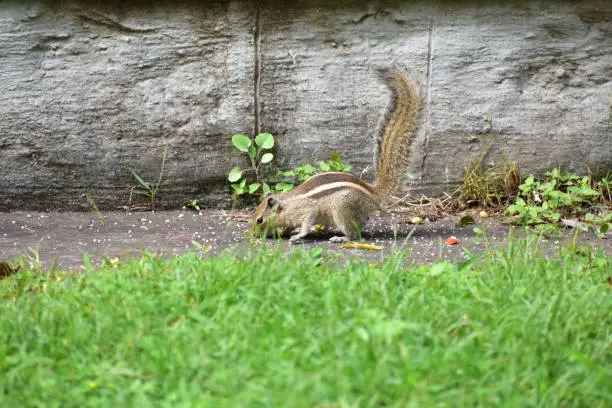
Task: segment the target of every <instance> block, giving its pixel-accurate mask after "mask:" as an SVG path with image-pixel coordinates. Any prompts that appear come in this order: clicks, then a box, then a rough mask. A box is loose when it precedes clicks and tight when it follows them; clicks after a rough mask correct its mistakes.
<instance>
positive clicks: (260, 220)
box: [255, 217, 263, 225]
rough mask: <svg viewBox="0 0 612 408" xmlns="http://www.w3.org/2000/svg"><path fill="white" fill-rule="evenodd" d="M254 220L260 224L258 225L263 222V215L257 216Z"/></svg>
mask: <svg viewBox="0 0 612 408" xmlns="http://www.w3.org/2000/svg"><path fill="white" fill-rule="evenodd" d="M255 222H256V223H257V224H260V225H261V224H263V217H257V219H256V220H255Z"/></svg>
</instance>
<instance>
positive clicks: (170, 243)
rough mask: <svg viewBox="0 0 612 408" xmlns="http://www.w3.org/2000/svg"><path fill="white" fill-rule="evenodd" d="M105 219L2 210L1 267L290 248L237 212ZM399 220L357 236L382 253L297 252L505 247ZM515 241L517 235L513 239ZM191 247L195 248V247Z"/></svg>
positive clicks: (376, 223)
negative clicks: (251, 233)
mask: <svg viewBox="0 0 612 408" xmlns="http://www.w3.org/2000/svg"><path fill="white" fill-rule="evenodd" d="M103 215H104V217H105V218H104V220H101V219H100V218H98V217H97V216H96V215H95V214H93V213H88V212H44V213H43V212H24V211H13V212H10V213H1V212H0V231H1V232H0V261H6V262H12V261H13V260H15V259H16V258H17V257H19V256H26V257H30V258H33V260H36V259H38V260H39V261H40V262H42V263H43V264H44V265H45V267H46V268H49V267H51V266H52V265H54V266H55V267H56V268H58V269H76V270H79V269H80V268H81V265H82V264H83V253H87V254H88V256H89V259H90V260H91V261H92V262H94V263H96V264H98V263H100V262H102V260H103V259H104V258H107V259H112V258H115V257H119V258H120V259H126V258H133V257H138V256H140V255H141V253H142V252H143V251H146V252H152V253H156V254H160V255H163V256H173V255H180V254H182V253H185V252H188V251H200V250H202V249H203V250H205V251H206V253H207V254H209V255H212V254H221V253H230V254H234V255H236V256H244V255H245V254H247V253H248V252H249V251H250V248H251V245H253V246H254V247H255V248H256V247H258V246H261V245H267V246H278V247H280V248H282V249H284V250H287V249H289V247H290V246H291V245H290V244H289V242H288V240H286V239H285V240H283V241H281V242H277V241H275V240H273V239H264V240H254V241H253V243H250V242H249V240H248V239H247V238H245V237H244V235H245V233H246V232H247V230H248V227H249V224H248V223H247V219H248V218H247V215H246V214H245V213H241V212H231V211H219V210H207V211H204V212H203V214H197V213H194V212H191V211H157V212H155V213H152V212H138V213H126V212H117V211H115V212H104V213H103ZM406 218H407V215H405V214H401V213H400V214H384V215H382V216H378V215H377V216H375V217H372V219H371V220H370V222H369V223H368V224H367V225H366V227H365V228H364V230H363V238H364V240H365V242H366V243H368V244H375V245H378V246H381V247H383V249H382V250H380V251H371V250H363V249H342V248H341V245H340V244H334V243H330V242H329V241H328V238H329V237H330V236H331V235H334V234H332V233H330V232H327V233H313V234H311V235H310V236H308V237H307V238H306V239H305V240H304V242H303V245H302V246H303V247H304V248H306V249H309V248H314V247H320V248H323V249H324V250H325V253H326V254H337V255H340V256H341V257H351V256H358V257H360V258H362V259H366V260H368V261H369V262H380V261H382V260H383V259H384V258H386V257H388V256H389V254H391V253H393V252H394V251H397V250H402V251H406V254H407V261H408V262H412V263H415V264H427V263H432V262H437V261H441V260H449V261H453V262H461V261H463V260H465V259H466V258H467V257H468V254H470V253H471V254H479V253H481V252H482V251H483V250H485V249H487V248H494V247H498V246H505V245H506V242H507V237H508V233H509V230H510V227H508V226H507V225H502V224H501V223H500V221H501V220H500V219H499V218H494V217H492V218H488V219H478V218H477V217H475V218H476V221H477V225H468V226H466V227H457V226H456V222H457V220H458V218H459V216H452V217H448V218H445V219H441V220H438V221H435V222H427V221H426V222H425V223H424V224H421V225H418V226H413V225H409V224H407V223H406ZM475 226H479V227H481V228H483V229H484V230H486V231H487V237H486V239H483V237H479V236H476V235H475V234H474V231H473V228H474V227H475ZM518 235H520V232H518V233H517V232H515V234H514V236H515V237H516V236H518ZM450 236H455V237H457V238H458V240H459V244H458V245H454V246H448V245H446V244H445V243H444V240H445V239H446V238H448V237H450ZM574 238H575V233H574V231H572V230H567V231H565V232H564V233H562V234H561V235H560V236H558V237H555V238H551V239H542V240H541V241H540V242H539V244H540V245H541V248H542V249H543V250H545V251H547V252H549V253H550V252H552V253H556V251H557V250H558V248H559V247H561V246H565V245H568V244H569V243H571V242H572V240H573V239H574ZM194 242H195V244H194ZM578 243H580V244H586V245H591V246H593V247H597V248H601V249H602V250H604V251H605V252H606V253H607V254H609V255H610V256H612V240H610V239H598V238H596V237H595V236H594V235H592V234H586V233H585V234H581V235H580V236H579V238H578Z"/></svg>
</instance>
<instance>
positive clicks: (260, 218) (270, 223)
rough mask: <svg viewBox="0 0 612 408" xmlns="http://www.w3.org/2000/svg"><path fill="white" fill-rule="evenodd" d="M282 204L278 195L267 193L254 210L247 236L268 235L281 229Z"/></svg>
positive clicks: (282, 224)
mask: <svg viewBox="0 0 612 408" xmlns="http://www.w3.org/2000/svg"><path fill="white" fill-rule="evenodd" d="M282 212H283V202H282V200H281V199H280V197H279V194H271V193H268V194H266V196H265V197H264V199H263V200H262V201H261V203H259V205H258V206H257V208H256V209H255V214H254V215H253V218H252V219H251V230H250V232H249V235H251V236H253V235H270V234H273V233H274V232H275V231H276V230H277V228H279V227H283V226H284V223H283V214H282Z"/></svg>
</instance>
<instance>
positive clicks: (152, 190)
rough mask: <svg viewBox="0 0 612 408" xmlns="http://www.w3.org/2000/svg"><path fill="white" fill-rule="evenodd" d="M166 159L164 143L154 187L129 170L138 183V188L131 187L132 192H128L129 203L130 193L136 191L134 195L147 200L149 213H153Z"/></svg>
mask: <svg viewBox="0 0 612 408" xmlns="http://www.w3.org/2000/svg"><path fill="white" fill-rule="evenodd" d="M167 157H168V144H167V143H166V145H165V146H164V153H163V155H162V162H161V168H160V169H159V177H158V178H157V183H156V184H155V185H153V183H149V182H147V181H144V179H143V178H142V177H140V175H138V173H136V171H135V170H134V169H130V172H131V173H132V175H133V176H134V178H135V179H136V181H138V183H139V184H140V186H136V187H132V190H131V191H130V202H131V198H132V191H134V189H136V194H140V195H142V196H144V197H147V198H148V199H149V203H150V206H151V211H155V202H156V201H157V191H158V190H159V185H160V184H161V180H162V177H163V175H164V167H165V165H166V158H167Z"/></svg>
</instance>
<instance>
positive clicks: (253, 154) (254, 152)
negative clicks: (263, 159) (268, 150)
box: [247, 146, 257, 159]
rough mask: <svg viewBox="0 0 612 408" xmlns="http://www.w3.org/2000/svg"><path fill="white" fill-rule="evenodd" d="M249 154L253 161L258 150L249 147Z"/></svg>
mask: <svg viewBox="0 0 612 408" xmlns="http://www.w3.org/2000/svg"><path fill="white" fill-rule="evenodd" d="M247 153H248V154H249V157H250V158H251V159H254V158H255V156H257V148H256V147H255V146H249V148H248V149H247Z"/></svg>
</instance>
